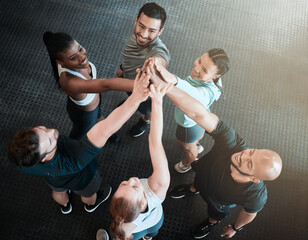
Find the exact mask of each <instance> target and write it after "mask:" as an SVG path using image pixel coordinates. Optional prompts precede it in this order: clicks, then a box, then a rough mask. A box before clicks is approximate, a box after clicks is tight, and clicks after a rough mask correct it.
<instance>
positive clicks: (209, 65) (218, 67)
mask: <svg viewBox="0 0 308 240" xmlns="http://www.w3.org/2000/svg"><path fill="white" fill-rule="evenodd" d="M229 69H230V63H229V58H228V56H227V54H226V52H225V51H224V50H223V49H221V48H213V49H211V50H208V51H207V52H206V53H205V54H203V55H202V56H201V57H199V58H198V59H197V60H196V61H195V62H194V67H193V69H192V70H191V73H190V75H191V77H192V78H193V79H196V80H200V81H203V82H212V81H214V80H215V79H219V78H220V77H221V76H222V75H224V74H225V73H226V72H227V71H228V70H229Z"/></svg>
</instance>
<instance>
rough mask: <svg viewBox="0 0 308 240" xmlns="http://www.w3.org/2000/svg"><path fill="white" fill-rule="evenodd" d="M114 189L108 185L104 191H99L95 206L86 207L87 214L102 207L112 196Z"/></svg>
mask: <svg viewBox="0 0 308 240" xmlns="http://www.w3.org/2000/svg"><path fill="white" fill-rule="evenodd" d="M111 190H112V187H111V186H110V185H108V184H107V185H106V186H105V187H104V188H103V190H99V191H97V196H96V202H95V203H94V205H84V209H85V210H86V211H87V212H94V211H95V209H96V208H98V206H99V205H101V204H102V203H103V202H105V201H106V200H107V199H108V197H109V196H110V193H111Z"/></svg>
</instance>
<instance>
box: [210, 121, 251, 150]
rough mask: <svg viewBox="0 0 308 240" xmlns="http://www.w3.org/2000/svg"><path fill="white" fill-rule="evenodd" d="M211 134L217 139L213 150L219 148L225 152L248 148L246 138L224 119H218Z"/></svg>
mask: <svg viewBox="0 0 308 240" xmlns="http://www.w3.org/2000/svg"><path fill="white" fill-rule="evenodd" d="M210 135H211V136H212V137H213V138H214V140H215V143H214V146H213V148H212V149H213V150H214V149H219V151H220V152H224V151H242V150H244V149H247V146H246V142H245V140H244V139H242V138H240V137H239V135H238V134H237V133H236V132H235V131H234V129H233V128H232V127H231V126H229V125H228V124H226V123H224V122H223V121H222V120H219V121H218V123H217V126H216V128H215V130H214V131H213V132H212V133H210Z"/></svg>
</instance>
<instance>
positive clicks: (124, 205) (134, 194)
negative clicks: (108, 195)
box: [109, 177, 147, 238]
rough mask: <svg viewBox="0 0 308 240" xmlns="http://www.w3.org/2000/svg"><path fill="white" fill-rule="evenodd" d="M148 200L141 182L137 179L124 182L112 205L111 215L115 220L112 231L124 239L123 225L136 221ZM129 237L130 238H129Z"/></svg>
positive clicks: (112, 200) (113, 198) (133, 178)
mask: <svg viewBox="0 0 308 240" xmlns="http://www.w3.org/2000/svg"><path fill="white" fill-rule="evenodd" d="M146 205H147V200H146V197H145V194H144V189H143V186H142V184H141V183H140V180H139V179H138V178H136V177H132V178H130V179H129V180H128V181H123V182H122V183H121V184H120V185H119V187H118V189H117V191H116V192H115V194H114V195H113V197H112V199H111V203H110V208H109V211H110V215H111V217H112V219H113V223H112V224H111V230H112V231H113V232H114V233H115V234H116V235H117V236H118V237H122V238H123V237H124V236H125V233H124V231H123V229H122V224H123V223H130V222H132V221H134V220H135V219H136V218H137V217H138V216H139V214H140V212H142V211H143V210H144V208H145V207H146ZM127 237H128V236H127Z"/></svg>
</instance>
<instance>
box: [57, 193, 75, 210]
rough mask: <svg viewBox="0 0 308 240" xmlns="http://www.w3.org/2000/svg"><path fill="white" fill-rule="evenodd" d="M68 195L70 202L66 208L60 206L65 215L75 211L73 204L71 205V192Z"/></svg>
mask: <svg viewBox="0 0 308 240" xmlns="http://www.w3.org/2000/svg"><path fill="white" fill-rule="evenodd" d="M67 194H68V202H67V204H66V207H65V206H63V205H60V207H61V212H62V213H63V214H69V213H70V212H71V211H72V210H73V207H72V203H71V198H72V194H71V190H69V191H67Z"/></svg>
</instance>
